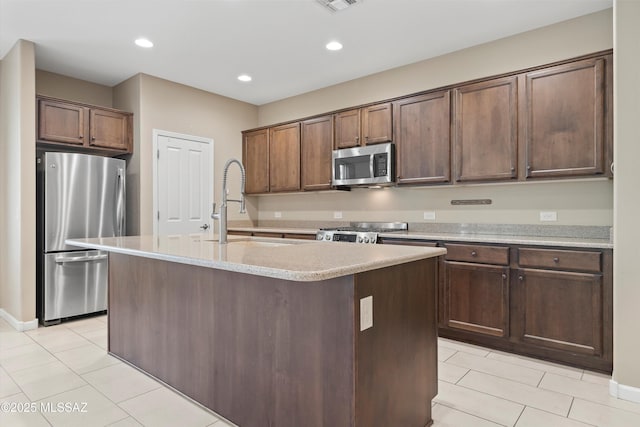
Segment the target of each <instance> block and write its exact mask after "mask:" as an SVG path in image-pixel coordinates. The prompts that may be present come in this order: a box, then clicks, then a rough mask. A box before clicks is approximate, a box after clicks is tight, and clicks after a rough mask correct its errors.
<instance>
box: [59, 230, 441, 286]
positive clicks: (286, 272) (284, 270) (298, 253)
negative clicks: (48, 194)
mask: <svg viewBox="0 0 640 427" xmlns="http://www.w3.org/2000/svg"><path fill="white" fill-rule="evenodd" d="M67 244H70V245H73V246H78V247H82V248H89V249H99V250H104V251H109V252H115V253H121V254H126V255H133V256H140V257H146V258H153V259H159V260H164V261H171V262H178V263H182V264H191V265H197V266H202V267H210V268H215V269H220V270H228V271H235V272H238V273H246V274H253V275H258V276H265V277H273V278H277V279H284V280H293V281H301V282H308V281H319V280H326V279H331V278H334V277H340V276H346V275H350V274H356V273H360V272H364V271H369V270H375V269H378V268H382V267H388V266H392V265H398V264H403V263H407V262H411V261H417V260H420V259H425V258H432V257H437V256H440V255H444V254H445V253H446V250H445V249H444V248H428V247H412V246H397V245H366V244H356V243H339V242H310V241H305V240H294V239H270V238H258V237H244V236H229V242H228V243H227V244H224V245H220V244H219V243H218V242H217V241H215V240H214V239H213V235H211V234H208V233H203V234H202V235H183V236H153V235H146V236H123V237H107V238H91V239H68V240H67Z"/></svg>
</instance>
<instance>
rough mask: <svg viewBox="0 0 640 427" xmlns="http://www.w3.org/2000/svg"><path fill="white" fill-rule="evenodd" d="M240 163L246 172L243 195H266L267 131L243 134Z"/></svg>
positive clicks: (267, 187) (267, 164)
mask: <svg viewBox="0 0 640 427" xmlns="http://www.w3.org/2000/svg"><path fill="white" fill-rule="evenodd" d="M242 163H243V164H244V167H245V169H246V172H247V180H246V183H245V193H247V194H260V193H268V192H269V129H260V130H256V131H252V132H245V133H244V135H243V138H242Z"/></svg>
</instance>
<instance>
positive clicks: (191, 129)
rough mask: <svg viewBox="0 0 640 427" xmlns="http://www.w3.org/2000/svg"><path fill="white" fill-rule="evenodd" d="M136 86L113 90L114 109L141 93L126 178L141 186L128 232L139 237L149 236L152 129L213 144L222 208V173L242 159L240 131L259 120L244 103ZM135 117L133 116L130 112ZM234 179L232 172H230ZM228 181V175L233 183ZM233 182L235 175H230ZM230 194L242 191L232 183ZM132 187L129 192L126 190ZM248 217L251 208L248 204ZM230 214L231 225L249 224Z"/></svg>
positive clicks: (149, 79)
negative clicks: (232, 161) (229, 161)
mask: <svg viewBox="0 0 640 427" xmlns="http://www.w3.org/2000/svg"><path fill="white" fill-rule="evenodd" d="M135 79H138V83H137V84H134V83H131V82H130V80H131V79H130V80H128V81H127V82H125V84H126V86H128V87H121V86H119V87H117V88H116V90H115V93H116V99H117V100H118V103H119V102H121V101H120V100H121V99H123V98H125V97H130V92H131V91H132V90H134V91H135V90H137V91H139V113H138V114H137V118H135V119H134V121H135V122H136V125H137V126H139V134H138V135H137V137H136V138H135V146H134V150H135V154H134V157H132V158H131V159H130V162H129V163H130V164H129V168H130V169H131V170H132V171H133V172H130V173H134V174H137V178H138V181H139V186H138V188H139V200H138V201H137V202H138V203H139V204H138V205H137V206H136V200H130V203H131V204H130V205H128V207H127V209H128V210H130V211H131V212H132V215H135V216H136V218H132V219H131V222H132V223H134V224H135V221H136V220H137V226H132V227H131V228H129V231H131V232H135V233H140V234H151V233H152V232H153V177H152V168H153V163H152V162H153V153H152V149H153V141H152V132H153V129H160V130H164V131H170V132H177V133H182V134H187V135H193V136H201V137H207V138H212V139H213V140H214V162H215V163H214V168H215V171H214V192H215V196H216V198H217V201H218V202H220V197H221V195H220V188H221V185H222V184H221V183H222V169H223V166H224V163H225V162H226V160H227V159H228V158H230V157H236V158H238V159H241V158H242V137H241V133H240V132H241V131H242V130H243V129H248V128H251V127H255V126H256V124H257V120H258V108H257V107H256V106H254V105H251V104H247V103H245V102H241V101H236V100H233V99H231V98H226V97H223V96H220V95H216V94H212V93H209V92H205V91H202V90H198V89H194V88H191V87H188V86H184V85H181V84H177V83H173V82H170V81H167V80H163V79H160V78H157V77H153V76H149V75H145V74H141V75H139V76H136V77H135ZM134 113H135V111H134ZM232 173H236V172H232ZM231 176H232V175H230V177H231ZM234 176H235V175H234ZM230 183H231V186H230V190H231V192H232V194H237V192H239V191H240V188H239V187H240V184H239V179H231V180H230ZM130 185H131V184H129V186H128V188H130ZM248 209H249V210H250V212H252V211H253V215H254V216H255V215H256V213H255V208H254V207H253V206H252V205H251V204H250V205H249V206H248ZM247 218H248V217H247V215H242V216H241V215H239V214H238V213H237V212H236V211H235V210H234V209H230V210H229V219H230V220H234V219H238V220H240V219H247Z"/></svg>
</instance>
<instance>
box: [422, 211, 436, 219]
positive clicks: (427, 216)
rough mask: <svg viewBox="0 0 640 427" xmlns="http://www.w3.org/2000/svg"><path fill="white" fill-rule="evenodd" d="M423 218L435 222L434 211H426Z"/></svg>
mask: <svg viewBox="0 0 640 427" xmlns="http://www.w3.org/2000/svg"><path fill="white" fill-rule="evenodd" d="M423 218H424V219H425V220H427V221H435V220H436V213H435V212H434V211H426V212H424V213H423Z"/></svg>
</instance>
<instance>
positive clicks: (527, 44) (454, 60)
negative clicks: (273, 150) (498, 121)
mask: <svg viewBox="0 0 640 427" xmlns="http://www.w3.org/2000/svg"><path fill="white" fill-rule="evenodd" d="M612 47H613V21H612V10H611V9H607V10H604V11H602V12H597V13H594V14H590V15H586V16H582V17H579V18H575V19H572V20H569V21H564V22H561V23H559V24H555V25H550V26H548V27H543V28H540V29H537V30H533V31H528V32H525V33H521V34H517V35H515V36H512V37H507V38H504V39H500V40H496V41H493V42H490V43H486V44H482V45H478V46H473V47H470V48H468V49H464V50H460V51H457V52H453V53H450V54H447V55H443V56H439V57H437V58H433V59H428V60H426V61H421V62H417V63H415V64H410V65H407V66H404V67H399V68H394V69H392V70H388V71H384V72H381V73H377V74H372V75H370V76H367V77H363V78H360V79H357V80H352V81H349V82H346V83H342V84H338V85H335V86H331V87H328V88H325V89H320V90H317V91H314V92H309V93H305V94H302V95H299V96H294V97H291V98H287V99H283V100H281V101H276V102H272V103H270V104H264V105H261V106H260V109H259V116H258V119H259V125H260V126H266V125H270V124H274V123H278V122H283V121H287V120H295V119H297V118H300V117H306V116H311V115H315V114H320V113H323V112H327V111H332V110H336V109H340V108H346V107H350V106H354V105H359V104H365V103H368V102H375V101H379V100H383V99H388V98H393V97H396V96H402V95H407V94H411V93H416V92H420V91H424V90H428V89H433V88H438V87H441V86H446V85H449V84H455V83H460V82H464V81H467V80H472V79H476V78H480V77H486V76H491V75H494V74H500V73H505V72H510V71H514V70H519V69H522V68H527V67H532V66H536V65H541V64H546V63H549V62H554V61H559V60H563V59H567V58H572V57H574V56H579V55H583V54H588V53H592V52H597V51H600V50H605V49H611V48H612Z"/></svg>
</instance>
